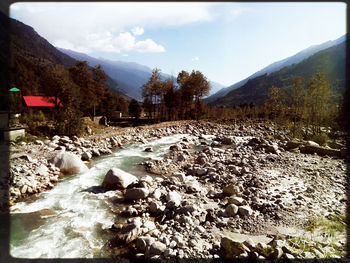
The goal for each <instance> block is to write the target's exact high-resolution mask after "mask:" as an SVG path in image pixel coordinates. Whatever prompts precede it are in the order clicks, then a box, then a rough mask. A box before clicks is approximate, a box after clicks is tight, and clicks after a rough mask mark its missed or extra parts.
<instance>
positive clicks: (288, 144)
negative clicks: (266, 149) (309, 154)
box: [285, 141, 303, 150]
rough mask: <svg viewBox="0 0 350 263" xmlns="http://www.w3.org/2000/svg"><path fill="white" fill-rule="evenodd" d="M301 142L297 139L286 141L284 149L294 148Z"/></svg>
mask: <svg viewBox="0 0 350 263" xmlns="http://www.w3.org/2000/svg"><path fill="white" fill-rule="evenodd" d="M302 144H303V143H302V142H298V141H288V142H287V144H286V146H285V149H286V150H291V149H295V148H298V147H299V146H300V145H302Z"/></svg>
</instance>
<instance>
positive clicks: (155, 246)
mask: <svg viewBox="0 0 350 263" xmlns="http://www.w3.org/2000/svg"><path fill="white" fill-rule="evenodd" d="M165 250H166V245H165V244H163V243H162V242H159V241H156V242H154V243H152V244H151V246H150V248H149V252H150V253H151V254H153V255H161V254H162V253H163V252H164V251H165Z"/></svg>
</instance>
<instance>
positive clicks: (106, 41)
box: [54, 31, 165, 53]
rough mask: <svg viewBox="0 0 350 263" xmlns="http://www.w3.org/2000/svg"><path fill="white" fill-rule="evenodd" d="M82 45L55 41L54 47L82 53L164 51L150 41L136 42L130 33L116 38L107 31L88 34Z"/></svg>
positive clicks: (120, 34)
mask: <svg viewBox="0 0 350 263" xmlns="http://www.w3.org/2000/svg"><path fill="white" fill-rule="evenodd" d="M84 43H85V46H79V45H75V44H74V43H72V42H70V41H67V40H56V41H55V42H54V45H55V46H57V47H61V48H66V49H71V50H74V51H78V52H83V53H90V52H91V51H92V50H98V51H105V52H115V53H120V52H122V51H136V52H139V53H146V52H149V53H157V52H164V51H165V48H164V47H163V46H162V45H159V44H157V43H155V42H154V41H153V40H152V39H149V38H148V39H146V40H140V41H137V40H136V37H135V36H133V35H132V34H131V33H130V32H121V33H119V34H118V35H116V36H113V34H111V33H110V32H109V31H106V32H101V33H99V34H88V35H86V36H85V39H84Z"/></svg>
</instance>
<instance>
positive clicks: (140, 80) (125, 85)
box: [58, 48, 167, 99]
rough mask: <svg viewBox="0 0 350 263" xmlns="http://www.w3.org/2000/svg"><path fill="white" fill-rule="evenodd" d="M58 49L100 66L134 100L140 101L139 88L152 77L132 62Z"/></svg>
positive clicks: (144, 68) (148, 70)
mask: <svg viewBox="0 0 350 263" xmlns="http://www.w3.org/2000/svg"><path fill="white" fill-rule="evenodd" d="M58 49H59V50H61V51H62V52H64V53H66V54H67V55H69V56H71V57H73V58H75V59H77V60H86V61H87V62H88V63H89V65H91V66H97V65H101V66H102V68H103V69H104V71H105V72H106V73H107V74H108V75H109V76H111V78H113V79H115V80H116V81H117V82H118V84H119V86H120V87H121V89H123V90H124V91H125V92H126V93H127V94H128V95H129V96H131V97H133V98H135V99H141V94H142V89H141V87H142V85H143V84H145V83H146V82H147V81H148V80H149V78H150V77H151V75H152V69H151V68H148V67H146V66H143V65H140V64H137V63H134V62H121V61H111V60H106V59H96V58H93V57H90V56H88V55H86V54H83V53H79V52H75V51H72V50H68V49H63V48H58ZM162 76H163V78H166V76H167V75H165V74H162Z"/></svg>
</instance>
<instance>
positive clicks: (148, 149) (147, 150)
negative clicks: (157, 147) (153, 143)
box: [145, 147, 153, 153]
mask: <svg viewBox="0 0 350 263" xmlns="http://www.w3.org/2000/svg"><path fill="white" fill-rule="evenodd" d="M145 152H148V153H150V152H153V149H152V147H147V148H146V149H145Z"/></svg>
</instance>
